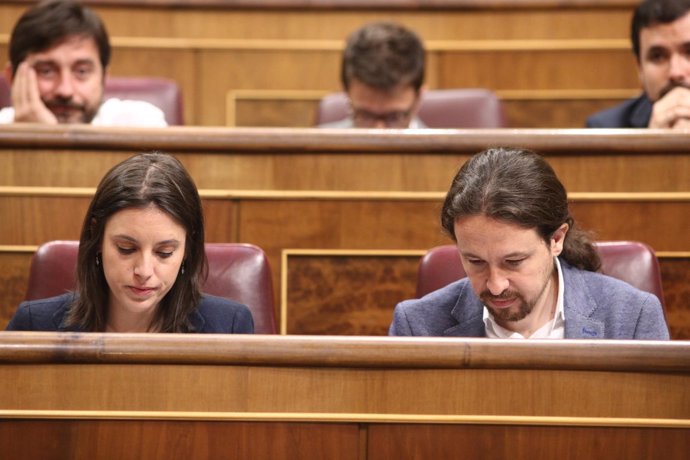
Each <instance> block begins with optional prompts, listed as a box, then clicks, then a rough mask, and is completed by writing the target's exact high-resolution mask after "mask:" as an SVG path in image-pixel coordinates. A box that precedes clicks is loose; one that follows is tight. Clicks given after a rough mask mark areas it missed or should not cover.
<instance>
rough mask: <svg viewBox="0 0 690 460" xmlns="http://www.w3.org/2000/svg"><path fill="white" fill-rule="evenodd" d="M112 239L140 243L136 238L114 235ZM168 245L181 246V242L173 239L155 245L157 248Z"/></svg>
mask: <svg viewBox="0 0 690 460" xmlns="http://www.w3.org/2000/svg"><path fill="white" fill-rule="evenodd" d="M111 239H120V240H125V241H129V242H130V243H135V244H139V241H137V239H136V238H132V237H131V236H129V235H113V236H111ZM166 245H172V246H179V245H180V240H177V239H175V238H172V239H169V240H163V241H157V242H156V243H155V246H166Z"/></svg>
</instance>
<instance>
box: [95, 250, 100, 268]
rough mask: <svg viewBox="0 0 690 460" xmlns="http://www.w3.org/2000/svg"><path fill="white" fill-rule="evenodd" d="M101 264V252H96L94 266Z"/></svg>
mask: <svg viewBox="0 0 690 460" xmlns="http://www.w3.org/2000/svg"><path fill="white" fill-rule="evenodd" d="M100 265H101V253H100V252H99V253H98V254H96V267H98V266H100Z"/></svg>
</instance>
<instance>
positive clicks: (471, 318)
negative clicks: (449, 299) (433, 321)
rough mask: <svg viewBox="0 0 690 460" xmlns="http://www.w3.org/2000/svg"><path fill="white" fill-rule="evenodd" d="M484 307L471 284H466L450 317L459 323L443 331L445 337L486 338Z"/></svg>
mask: <svg viewBox="0 0 690 460" xmlns="http://www.w3.org/2000/svg"><path fill="white" fill-rule="evenodd" d="M483 309H484V307H483V305H482V303H481V301H480V300H479V298H477V296H476V295H475V294H474V291H472V287H471V285H470V283H469V280H468V281H467V283H465V284H464V286H463V287H462V290H461V291H460V295H458V301H457V302H456V303H455V306H454V307H453V310H451V312H450V315H451V316H452V317H453V318H454V319H455V320H456V321H457V322H458V324H456V325H455V326H452V327H449V328H448V329H446V330H445V331H443V336H444V337H486V331H485V330H484V320H483V318H482V312H483Z"/></svg>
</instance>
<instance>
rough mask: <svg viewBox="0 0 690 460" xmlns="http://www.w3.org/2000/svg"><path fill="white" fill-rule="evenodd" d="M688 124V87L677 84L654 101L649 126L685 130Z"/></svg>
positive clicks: (689, 108)
mask: <svg viewBox="0 0 690 460" xmlns="http://www.w3.org/2000/svg"><path fill="white" fill-rule="evenodd" d="M689 124H690V89H688V88H684V87H682V86H677V87H675V88H673V89H672V90H671V91H669V92H668V93H666V94H665V95H664V97H662V98H661V99H659V100H658V101H656V102H655V103H654V107H653V108H652V117H651V118H650V119H649V126H648V127H649V128H672V129H682V130H687V129H688V125H689Z"/></svg>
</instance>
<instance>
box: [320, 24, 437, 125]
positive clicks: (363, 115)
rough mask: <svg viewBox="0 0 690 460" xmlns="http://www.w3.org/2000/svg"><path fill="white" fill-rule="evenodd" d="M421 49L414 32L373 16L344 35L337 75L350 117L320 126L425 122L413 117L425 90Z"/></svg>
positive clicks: (422, 50)
mask: <svg viewBox="0 0 690 460" xmlns="http://www.w3.org/2000/svg"><path fill="white" fill-rule="evenodd" d="M424 64H425V51H424V45H423V44H422V41H421V40H420V39H419V37H418V36H417V34H415V33H414V32H412V31H411V30H409V29H406V28H405V27H403V26H401V25H399V24H395V23H392V22H375V23H371V24H367V25H365V26H363V27H362V28H360V29H358V30H356V31H355V32H353V33H352V35H350V37H349V38H348V39H347V43H346V46H345V51H344V53H343V61H342V69H341V80H342V84H343V89H344V90H345V92H346V93H347V96H348V99H349V102H350V115H349V117H348V118H346V119H344V120H340V121H336V122H333V123H326V124H322V125H320V126H319V127H320V128H426V126H425V125H424V123H423V122H422V121H421V120H419V118H417V116H416V115H417V111H418V110H419V105H420V100H421V96H422V93H423V92H424V85H423V84H424Z"/></svg>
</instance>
